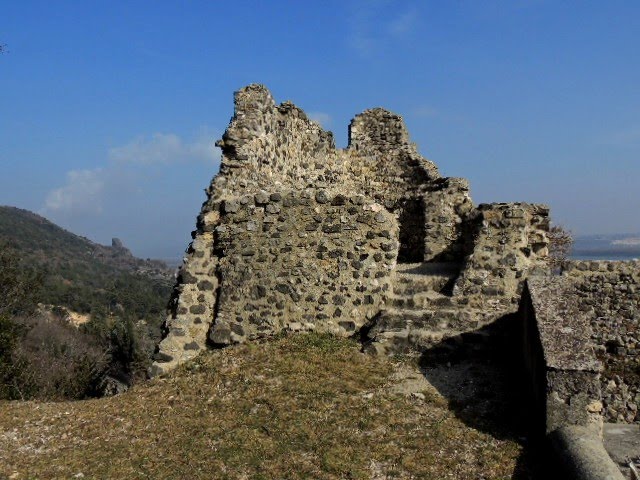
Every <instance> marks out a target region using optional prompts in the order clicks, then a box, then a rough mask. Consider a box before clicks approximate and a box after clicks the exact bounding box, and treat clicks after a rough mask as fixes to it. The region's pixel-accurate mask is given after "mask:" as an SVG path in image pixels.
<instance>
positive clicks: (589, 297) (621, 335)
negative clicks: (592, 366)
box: [563, 261, 640, 423]
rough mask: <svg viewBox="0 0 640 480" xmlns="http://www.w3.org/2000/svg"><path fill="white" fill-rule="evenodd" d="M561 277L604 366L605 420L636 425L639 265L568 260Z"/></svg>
mask: <svg viewBox="0 0 640 480" xmlns="http://www.w3.org/2000/svg"><path fill="white" fill-rule="evenodd" d="M563 275H564V276H565V277H567V278H568V279H569V280H570V281H571V283H572V285H573V286H574V293H573V295H575V296H576V297H577V298H579V299H580V303H581V305H582V308H583V310H585V311H587V312H588V316H589V323H590V327H591V332H592V333H591V340H592V342H593V343H594V344H595V346H596V354H597V357H598V358H599V359H600V360H601V361H602V363H603V364H604V371H603V373H602V379H601V382H602V395H603V403H604V415H605V419H606V420H607V421H610V422H626V423H631V422H634V423H640V412H639V411H638V408H639V407H640V262H639V261H630V262H613V261H572V262H569V263H568V264H567V265H566V267H565V270H564V272H563Z"/></svg>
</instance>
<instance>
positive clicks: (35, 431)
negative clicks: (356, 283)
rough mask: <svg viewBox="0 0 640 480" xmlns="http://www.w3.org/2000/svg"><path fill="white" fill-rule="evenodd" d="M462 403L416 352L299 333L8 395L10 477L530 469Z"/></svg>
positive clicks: (4, 456) (5, 425)
mask: <svg viewBox="0 0 640 480" xmlns="http://www.w3.org/2000/svg"><path fill="white" fill-rule="evenodd" d="M425 371H426V370H425ZM431 373H432V375H435V374H434V373H433V372H431ZM436 373H437V372H436ZM440 376H441V377H442V375H440ZM445 376H446V375H445ZM428 377H429V374H427V378H428ZM436 383H437V382H436ZM443 385H444V384H443ZM440 388H441V389H442V388H443V387H442V386H441V387H440ZM445 394H446V392H445ZM456 405H457V404H456ZM456 405H453V406H452V403H451V400H450V399H448V398H446V397H445V396H443V395H442V394H441V393H439V391H438V390H437V389H436V388H434V386H433V385H432V384H430V383H429V382H427V381H426V380H425V376H424V375H423V374H422V372H421V371H420V369H419V368H418V367H417V365H416V364H414V363H413V362H412V361H407V360H404V361H401V360H398V359H395V360H394V359H390V358H378V357H370V356H366V355H364V354H362V353H360V352H359V345H358V344H357V343H356V342H353V341H351V340H341V339H337V338H333V337H330V336H324V335H314V334H310V335H293V336H289V337H284V338H280V339H277V340H274V341H271V342H268V343H264V344H260V345H244V346H240V347H234V348H227V349H224V350H218V351H213V352H208V353H205V354H203V355H201V356H200V357H199V358H198V359H197V360H196V361H194V362H192V363H191V364H189V365H187V366H185V367H183V368H180V369H178V370H177V371H176V372H174V373H172V374H170V375H168V376H167V377H163V378H157V379H154V380H152V381H150V382H148V383H146V384H144V385H140V386H137V387H135V388H133V389H131V390H130V391H128V392H126V393H125V394H122V395H119V396H116V397H111V398H104V399H96V400H87V401H79V402H61V403H37V402H2V403H0V478H12V479H26V478H42V479H44V478H154V479H157V478H176V479H178V478H196V479H197V478H203V479H204V478H206V479H211V478H217V479H280V478H291V479H308V478H315V479H339V478H348V479H370V478H374V479H391V478H394V479H395V478H397V479H410V478H416V479H470V478H473V479H498V478H512V477H513V478H516V477H517V478H528V473H527V468H526V465H523V461H522V457H523V448H524V447H523V442H522V441H520V440H519V439H518V438H517V437H513V436H509V435H505V434H502V433H500V434H496V433H495V432H498V431H500V429H495V431H494V429H491V428H484V426H483V425H484V424H483V422H482V421H480V422H479V423H478V425H480V426H477V425H473V423H472V422H469V421H468V420H467V419H465V417H464V415H459V412H458V411H457V409H458V406H459V405H457V406H456ZM484 407H486V408H488V407H487V406H486V405H484ZM484 407H483V410H484ZM477 415H482V412H481V411H480V410H478V413H477ZM492 415H493V414H491V413H490V414H487V422H491V421H493V420H492V419H493V416H492ZM480 420H481V419H480ZM512 437H513V438H512Z"/></svg>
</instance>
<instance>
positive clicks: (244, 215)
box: [209, 190, 398, 345]
mask: <svg viewBox="0 0 640 480" xmlns="http://www.w3.org/2000/svg"><path fill="white" fill-rule="evenodd" d="M216 235H217V241H216V249H217V250H219V252H220V260H219V275H220V282H221V289H220V296H219V299H218V305H217V313H216V319H215V323H214V325H213V328H212V330H211V332H210V336H209V338H210V340H211V341H212V342H213V343H214V344H219V345H226V344H230V343H238V342H243V341H245V340H253V339H256V338H259V337H263V336H268V335H273V334H275V333H278V332H280V331H282V330H292V331H298V330H321V331H330V332H333V333H337V334H342V335H345V334H353V333H354V332H355V331H356V330H357V329H359V328H360V327H361V326H362V325H363V324H364V323H365V322H366V321H367V319H368V318H371V317H372V316H373V315H375V314H376V313H377V312H378V311H379V310H380V303H381V302H382V301H384V297H385V294H386V292H387V291H388V289H389V276H390V273H391V271H392V270H393V268H394V266H395V261H396V257H397V254H398V241H397V237H398V226H397V222H396V220H395V218H394V216H393V215H392V214H390V213H389V212H387V211H386V210H385V209H384V208H383V207H382V206H381V205H378V204H376V203H373V202H372V201H371V200H367V199H366V198H365V197H364V196H353V197H346V196H344V195H332V196H331V195H328V194H327V193H326V192H325V191H323V190H307V191H305V192H271V193H267V192H262V193H260V194H257V195H255V196H244V197H239V198H234V199H228V200H226V201H224V203H223V204H222V215H221V221H220V224H219V225H218V226H217V228H216Z"/></svg>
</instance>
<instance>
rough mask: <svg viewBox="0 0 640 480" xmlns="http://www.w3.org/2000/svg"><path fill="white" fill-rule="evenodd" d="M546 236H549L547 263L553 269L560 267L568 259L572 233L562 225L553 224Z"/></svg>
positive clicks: (571, 245)
mask: <svg viewBox="0 0 640 480" xmlns="http://www.w3.org/2000/svg"><path fill="white" fill-rule="evenodd" d="M547 236H548V238H549V257H548V262H549V265H550V266H551V268H553V269H557V268H561V267H562V265H564V263H565V262H566V261H567V260H568V259H569V254H570V253H571V249H572V248H573V234H572V233H571V231H570V230H567V229H566V228H565V227H563V226H562V225H553V226H552V227H551V228H550V229H549V233H548V234H547Z"/></svg>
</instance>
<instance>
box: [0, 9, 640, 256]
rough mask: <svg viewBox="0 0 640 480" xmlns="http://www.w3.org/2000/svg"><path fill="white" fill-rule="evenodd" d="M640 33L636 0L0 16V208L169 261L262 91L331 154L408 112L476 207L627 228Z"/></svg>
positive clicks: (637, 206) (637, 204) (636, 154)
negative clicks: (240, 117) (515, 204)
mask: <svg viewBox="0 0 640 480" xmlns="http://www.w3.org/2000/svg"><path fill="white" fill-rule="evenodd" d="M638 19H640V2H637V1H635V0H629V1H615V0H611V1H607V2H602V1H580V2H578V1H554V0H549V1H544V0H539V1H535V0H528V1H527V0H504V1H497V0H495V1H492V0H487V1H482V2H481V1H477V0H468V1H464V0H459V1H448V0H447V1H445V0H442V1H383V0H369V1H359V0H341V1H304V2H303V1H289V2H286V1H270V2H267V1H264V2H257V1H255V2H248V1H233V2H214V1H180V2H178V1H174V2H168V1H126V2H125V1H117V0H112V1H109V2H101V1H85V2H79V1H76V2H65V1H56V2H51V1H43V2H38V1H29V0H23V1H20V2H18V1H13V2H3V5H2V8H1V15H0V44H6V45H7V50H8V53H6V54H2V55H0V112H1V114H0V165H1V166H2V175H1V176H0V204H5V205H15V206H18V207H22V208H27V209H30V210H33V211H36V212H38V213H41V214H43V215H45V216H46V217H47V218H49V219H51V220H53V221H55V222H56V223H59V224H60V225H62V226H64V227H65V228H68V229H70V230H72V231H73V232H74V233H77V234H80V235H84V236H87V237H89V238H91V239H93V240H96V241H99V242H101V243H108V242H109V241H110V239H111V237H113V236H118V237H120V238H122V239H123V241H124V242H125V244H126V245H127V246H129V247H130V248H131V249H132V250H133V252H134V253H135V254H137V255H139V256H145V257H146V256H152V257H175V256H179V255H180V254H181V252H182V251H183V250H184V248H185V247H186V246H187V243H188V241H189V239H190V237H189V232H190V231H191V230H192V229H193V227H194V224H195V218H196V215H197V213H198V211H199V208H200V204H201V203H202V201H203V200H204V193H203V189H204V188H205V187H206V186H207V185H208V183H209V181H210V180H211V177H212V176H213V175H214V174H215V173H216V171H217V168H218V165H219V152H217V151H216V150H215V149H214V148H213V142H214V141H215V140H216V139H217V138H218V137H219V136H220V135H221V134H222V132H223V131H224V129H225V128H226V126H227V124H228V122H229V118H230V117H231V115H232V113H233V95H232V94H233V92H234V91H235V90H237V89H238V88H240V87H242V86H244V85H246V84H248V83H252V82H259V83H264V84H265V85H267V86H268V87H269V89H270V90H271V91H272V93H273V95H274V97H275V98H276V100H277V101H284V100H292V101H293V102H294V103H296V104H297V105H298V106H300V107H301V108H303V109H304V110H305V111H307V112H308V113H309V114H310V115H311V116H312V117H314V118H316V119H318V120H319V121H321V122H322V123H323V124H324V126H325V127H326V128H328V129H330V130H332V131H333V132H334V134H335V136H336V139H337V143H338V145H339V146H345V144H346V136H347V125H348V123H349V120H350V119H351V118H352V117H353V116H354V115H355V114H357V113H359V112H360V111H362V110H364V109H366V108H371V107H375V106H383V107H385V108H388V109H390V110H392V111H395V112H397V113H399V114H401V115H403V117H404V118H405V120H406V122H407V125H408V127H409V131H410V133H411V136H412V139H413V140H414V141H415V142H416V143H417V144H418V146H419V149H420V152H421V153H422V154H423V155H424V156H426V157H427V158H429V159H431V160H433V161H434V162H435V163H436V164H437V165H438V166H439V168H440V171H441V173H442V174H444V175H447V176H462V177H466V178H468V179H469V180H470V181H471V189H472V190H471V191H472V195H473V198H474V200H475V201H476V203H481V202H491V201H517V200H523V201H531V202H545V203H548V204H549V205H550V206H551V207H552V215H553V218H554V219H555V220H556V222H557V223H562V224H565V225H567V226H568V227H569V228H571V229H572V230H573V231H574V232H575V233H578V234H590V233H614V232H638V231H640V188H639V184H640V88H639V87H638V86H639V85H640V55H638V53H637V48H638V45H639V44H640V21H639V20H638Z"/></svg>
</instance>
